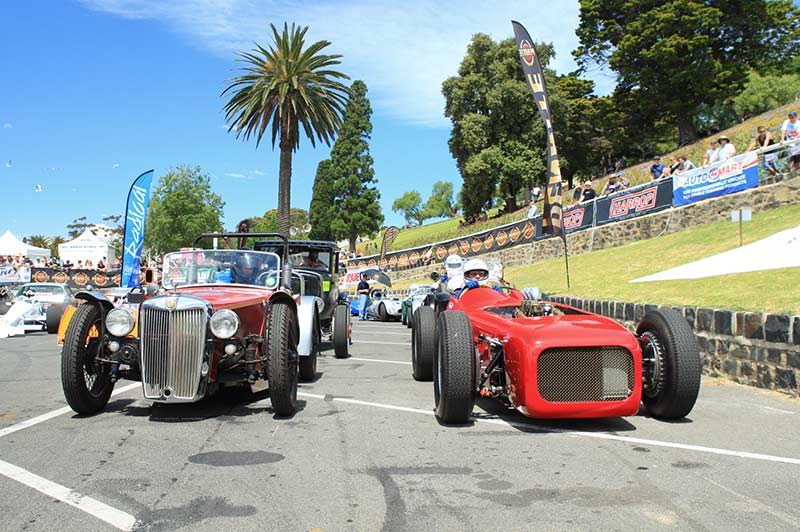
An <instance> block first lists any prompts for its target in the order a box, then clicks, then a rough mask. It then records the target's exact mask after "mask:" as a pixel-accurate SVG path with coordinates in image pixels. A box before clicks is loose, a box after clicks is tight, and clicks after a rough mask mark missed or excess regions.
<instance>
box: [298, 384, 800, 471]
mask: <svg viewBox="0 0 800 532" xmlns="http://www.w3.org/2000/svg"><path fill="white" fill-rule="evenodd" d="M297 395H302V396H304V397H311V398H313V399H325V397H326V396H324V395H317V394H309V393H298V394H297ZM333 401H338V402H340V403H349V404H354V405H361V406H371V407H374V408H382V409H386V410H397V411H400V412H410V413H414V414H425V415H429V416H430V415H433V410H422V409H419V408H409V407H406V406H397V405H389V404H384V403H373V402H369V401H359V400H357V399H346V398H343V397H335V396H334V397H333ZM472 421H474V422H475V423H489V424H492V425H505V426H511V427H515V428H521V429H536V430H541V431H544V432H551V433H557V434H566V435H568V436H580V437H584V438H594V439H600V440H612V441H620V442H623V443H629V444H638V445H650V446H653V447H667V448H672V449H683V450H687V451H696V452H701V453H708V454H719V455H724V456H735V457H738V458H749V459H751V460H764V461H768V462H780V463H784V464H795V465H800V458H789V457H785V456H774V455H769V454H760V453H751V452H747V451H733V450H730V449H719V448H716V447H705V446H703V445H691V444H686V443H675V442H668V441H659V440H649V439H645V438H633V437H630V436H617V435H616V434H610V433H607V432H583V431H572V430H561V429H558V428H553V427H542V426H539V425H535V424H533V423H519V422H516V421H506V420H503V419H497V418H493V419H483V418H474V417H473V418H472Z"/></svg>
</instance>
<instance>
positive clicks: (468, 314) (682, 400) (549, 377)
mask: <svg viewBox="0 0 800 532" xmlns="http://www.w3.org/2000/svg"><path fill="white" fill-rule="evenodd" d="M539 294H540V292H538V291H537V292H534V291H529V290H524V291H519V290H514V289H512V288H510V287H507V286H504V287H501V289H500V291H499V292H498V291H496V290H495V289H493V288H490V287H479V288H474V289H464V291H463V292H461V294H460V297H458V298H456V297H452V296H449V295H448V294H437V298H436V301H435V305H434V307H435V308H432V307H430V306H422V307H420V308H419V309H417V311H416V312H415V313H414V316H413V327H412V369H413V375H414V378H415V379H417V380H431V379H432V380H433V381H434V400H435V406H436V416H437V417H438V418H439V419H440V420H441V421H442V422H444V423H456V424H457V423H465V422H466V421H468V419H469V417H470V415H471V413H472V409H473V406H474V404H475V401H476V398H477V397H479V396H481V397H494V398H498V399H500V400H502V401H505V402H507V403H508V404H510V405H511V406H512V407H513V408H515V409H516V410H518V411H519V412H521V413H522V414H524V415H526V416H529V417H534V418H594V417H610V416H630V415H633V414H636V413H637V412H638V411H639V406H640V403H644V405H645V407H646V408H647V411H648V412H649V413H650V415H652V416H653V417H656V418H662V419H678V418H682V417H685V416H686V415H688V414H689V412H690V411H691V410H692V407H693V406H694V404H695V401H696V399H697V395H698V392H699V388H700V370H701V364H700V355H699V348H698V345H697V339H696V337H695V335H694V334H693V333H692V331H691V329H690V328H689V325H688V324H687V322H686V320H685V319H684V318H683V316H681V315H680V314H679V313H677V312H676V311H674V310H671V309H658V310H653V311H650V312H648V313H647V314H645V316H644V318H643V319H642V321H641V322H640V323H639V326H638V328H637V331H636V333H635V334H634V333H632V332H630V331H628V330H627V329H626V328H625V327H623V326H622V325H620V324H618V323H617V322H615V321H614V320H611V319H609V318H605V317H603V316H599V315H596V314H592V313H589V312H585V311H582V310H579V309H576V308H572V307H570V306H567V305H559V304H551V303H546V302H543V301H541V300H538V299H537V296H538V295H539Z"/></svg>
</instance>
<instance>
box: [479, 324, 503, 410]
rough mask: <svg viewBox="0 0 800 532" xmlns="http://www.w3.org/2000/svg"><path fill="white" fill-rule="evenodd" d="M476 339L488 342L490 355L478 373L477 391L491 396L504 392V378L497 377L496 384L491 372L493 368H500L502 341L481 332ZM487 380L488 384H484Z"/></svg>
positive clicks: (482, 394)
mask: <svg viewBox="0 0 800 532" xmlns="http://www.w3.org/2000/svg"><path fill="white" fill-rule="evenodd" d="M478 340H479V341H481V342H484V343H487V344H489V349H490V352H491V355H492V358H491V359H490V360H489V364H488V365H487V366H486V369H485V370H484V371H483V372H482V373H481V375H480V382H479V383H478V390H479V393H480V394H481V396H483V397H493V396H495V395H498V394H500V393H504V392H505V382H504V380H505V379H498V381H497V384H494V382H492V374H493V373H495V370H498V369H500V367H499V366H500V364H501V363H502V362H503V353H504V351H503V342H501V341H500V340H498V339H496V338H491V337H489V336H485V335H483V334H481V335H479V336H478ZM487 381H488V383H489V386H487V385H486V383H487Z"/></svg>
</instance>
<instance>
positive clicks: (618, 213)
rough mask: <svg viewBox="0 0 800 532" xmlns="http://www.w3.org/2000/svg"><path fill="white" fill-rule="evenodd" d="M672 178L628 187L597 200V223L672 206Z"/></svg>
mask: <svg viewBox="0 0 800 532" xmlns="http://www.w3.org/2000/svg"><path fill="white" fill-rule="evenodd" d="M672 186H673V185H672V178H668V179H662V180H659V181H656V182H654V183H647V184H645V185H640V186H638V187H634V188H629V189H627V190H623V191H622V192H617V193H616V194H612V195H609V196H605V197H602V198H599V199H598V200H597V202H596V203H597V225H603V224H607V223H610V222H617V221H619V220H625V219H627V218H633V217H635V216H641V215H643V214H650V213H651V212H658V211H661V210H663V209H668V208H669V207H671V206H672Z"/></svg>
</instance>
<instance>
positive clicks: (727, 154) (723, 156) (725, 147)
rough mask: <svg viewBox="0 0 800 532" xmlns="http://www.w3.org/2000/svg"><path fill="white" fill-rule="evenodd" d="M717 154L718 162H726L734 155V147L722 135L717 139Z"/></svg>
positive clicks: (729, 140)
mask: <svg viewBox="0 0 800 532" xmlns="http://www.w3.org/2000/svg"><path fill="white" fill-rule="evenodd" d="M718 140H719V153H718V154H717V157H718V158H719V160H720V161H727V160H728V159H730V158H731V157H733V156H734V155H736V146H734V145H733V143H732V142H731V139H729V138H728V137H726V136H725V135H722V136H721V137H720V138H719V139H718Z"/></svg>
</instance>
